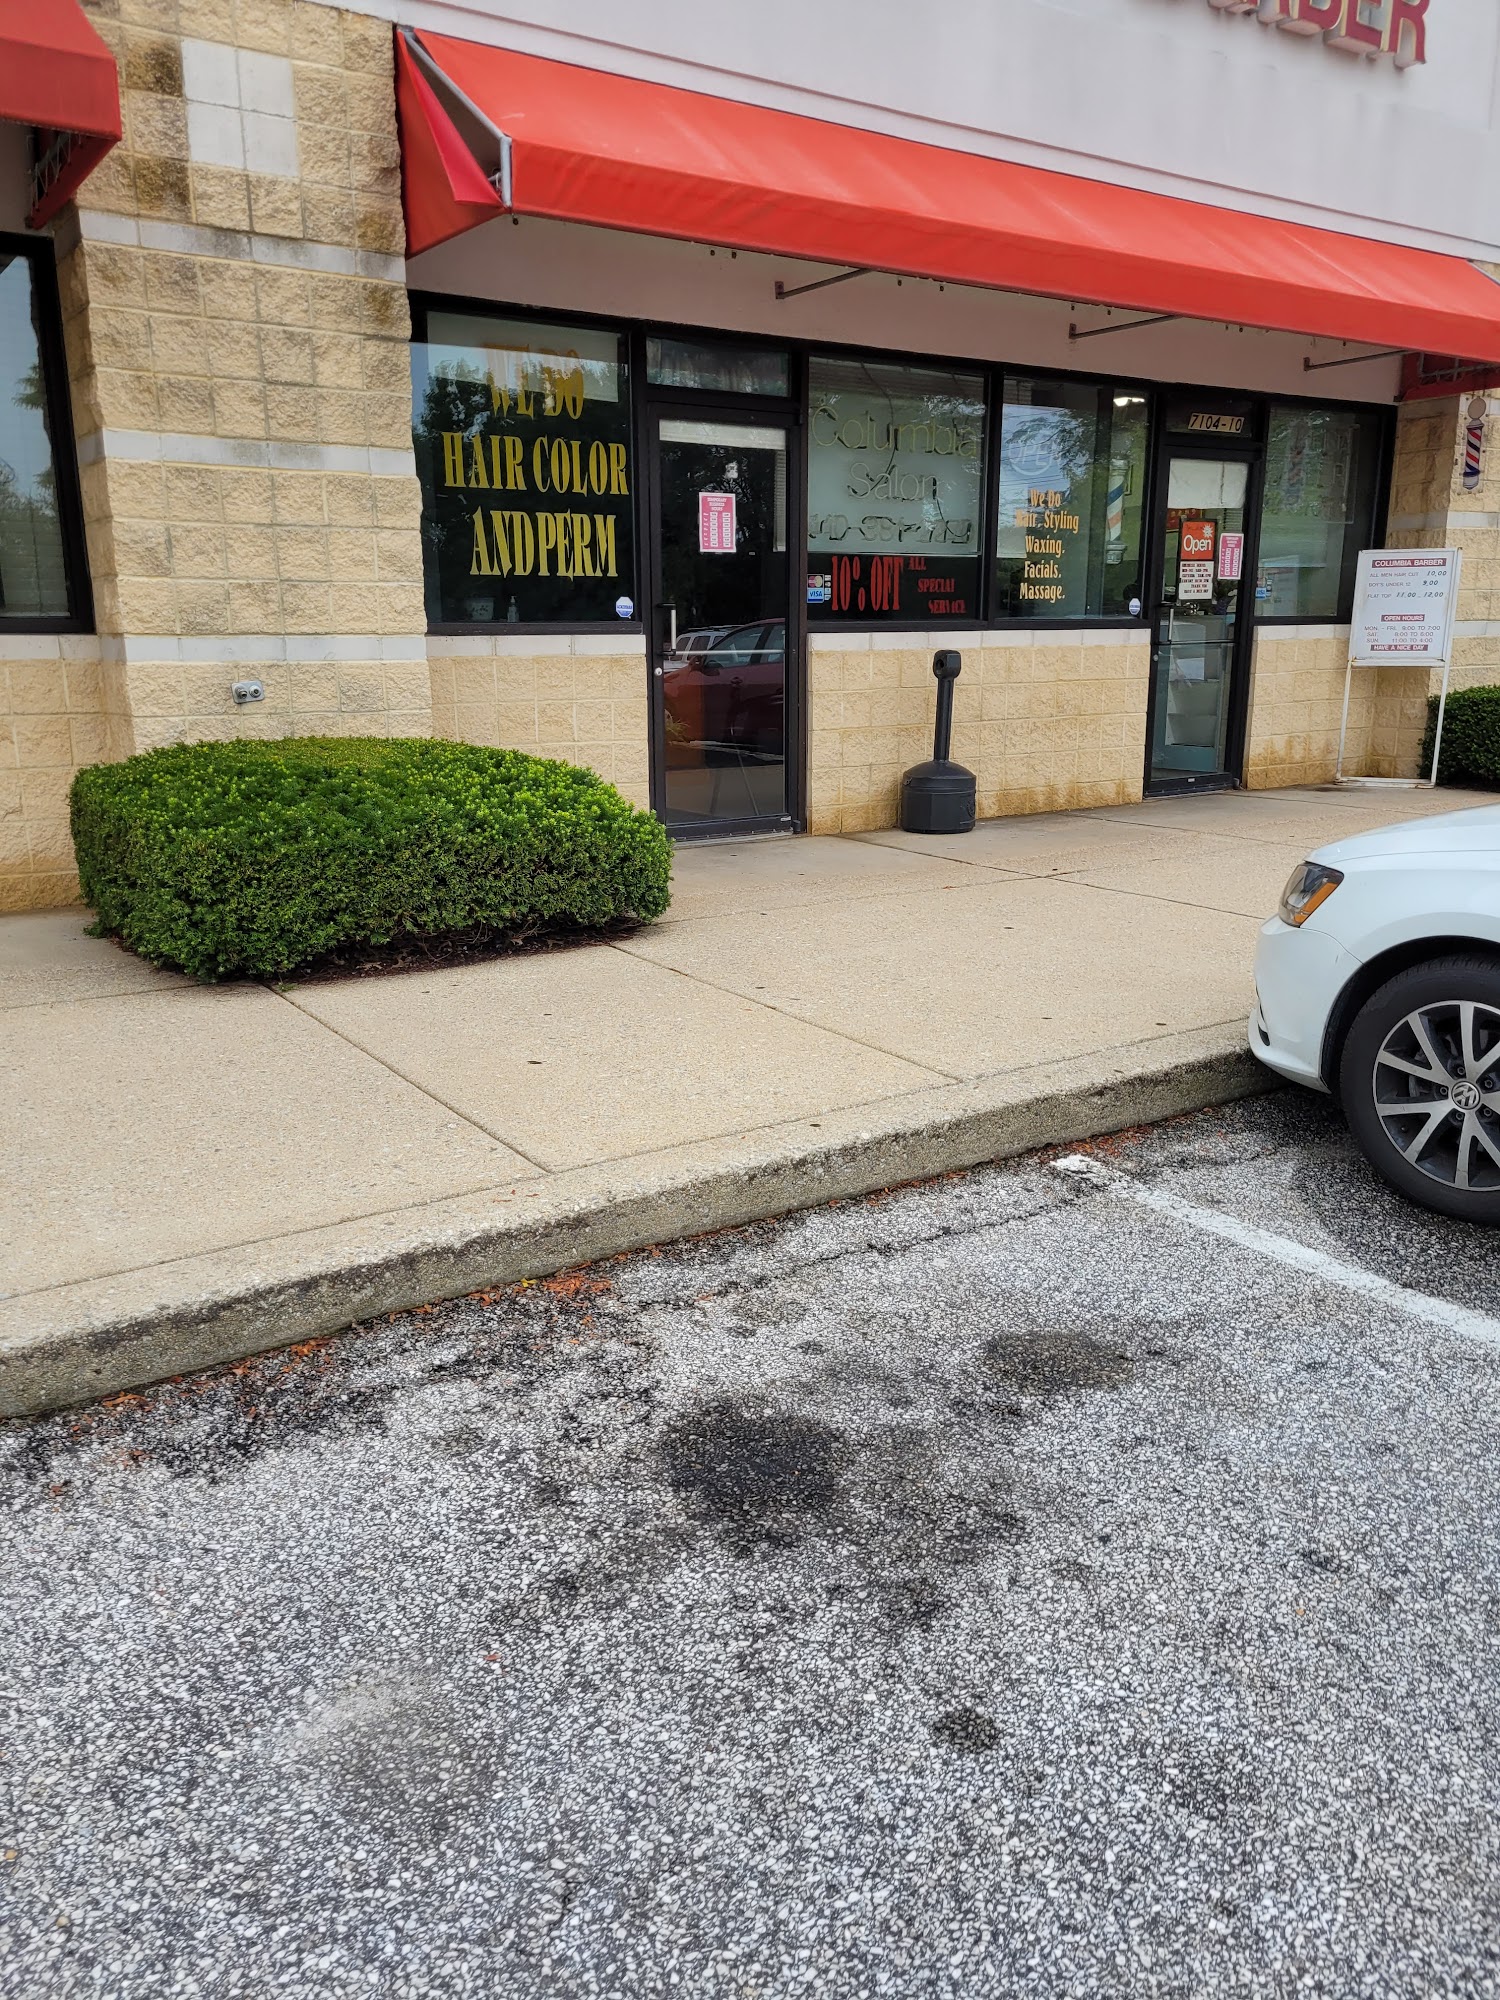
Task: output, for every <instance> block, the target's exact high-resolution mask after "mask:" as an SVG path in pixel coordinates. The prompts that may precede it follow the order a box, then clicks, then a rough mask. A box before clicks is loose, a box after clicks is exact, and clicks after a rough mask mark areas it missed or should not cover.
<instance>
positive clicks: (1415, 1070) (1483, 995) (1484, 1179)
mask: <svg viewBox="0 0 1500 2000" xmlns="http://www.w3.org/2000/svg"><path fill="white" fill-rule="evenodd" d="M1339 1093H1340V1096H1341V1097H1342V1099H1343V1105H1344V1114H1345V1116H1346V1117H1347V1118H1348V1120H1349V1128H1350V1130H1351V1131H1352V1132H1353V1134H1354V1137H1355V1139H1356V1140H1357V1141H1358V1143H1359V1146H1360V1149H1361V1151H1362V1152H1363V1153H1364V1155H1365V1158H1366V1159H1367V1160H1368V1161H1369V1162H1370V1164H1371V1166H1373V1167H1374V1168H1375V1170H1376V1172H1377V1173H1379V1174H1381V1175H1383V1176H1384V1178H1385V1179H1386V1180H1388V1181H1389V1182H1390V1184H1391V1186H1392V1187H1394V1188H1396V1189H1397V1190H1398V1191H1399V1192H1400V1193H1402V1194H1404V1195H1405V1196H1407V1198H1408V1199H1409V1200H1411V1201H1415V1202H1420V1203H1421V1204H1422V1206H1423V1207H1424V1208H1433V1209H1436V1210H1437V1211H1438V1213H1439V1214H1440V1215H1452V1216H1457V1217H1460V1218H1461V1219H1462V1220H1463V1221H1465V1222H1489V1223H1500V964H1497V963H1496V962H1495V960H1493V959H1489V958H1482V957H1478V956H1474V957H1469V956H1464V957H1453V958H1437V959H1432V960H1431V961H1429V962H1428V963H1427V964H1425V965H1415V966H1411V967H1409V968H1408V969H1407V970H1406V971H1405V972H1399V973H1397V975H1396V976H1395V978H1394V979H1391V980H1388V981H1387V982H1386V984H1385V985H1384V986H1382V987H1381V988H1380V989H1379V991H1378V992H1376V993H1374V994H1372V995H1371V997H1370V998H1369V999H1368V1000H1367V1001H1366V1002H1365V1004H1364V1006H1363V1007H1362V1008H1361V1009H1360V1011H1359V1013H1358V1015H1357V1016H1356V1017H1355V1021H1354V1025H1353V1027H1352V1028H1351V1029H1350V1031H1349V1036H1348V1039H1347V1041H1346V1042H1345V1044H1344V1051H1343V1055H1342V1058H1341V1059H1340V1062H1339Z"/></svg>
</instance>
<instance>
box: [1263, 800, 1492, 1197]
mask: <svg viewBox="0 0 1500 2000" xmlns="http://www.w3.org/2000/svg"><path fill="white" fill-rule="evenodd" d="M1255 995H1256V1005H1255V1012H1254V1013H1253V1014H1252V1015H1251V1017H1250V1047H1251V1049H1252V1050H1253V1052H1254V1053H1255V1054H1256V1055H1257V1056H1259V1057H1260V1059H1261V1061H1262V1062H1263V1063H1267V1064H1269V1066H1270V1067H1271V1068H1272V1069H1274V1070H1277V1071H1279V1073H1280V1074H1281V1075H1282V1076H1285V1077H1290V1078H1291V1080H1292V1082H1293V1083H1301V1084H1307V1085H1310V1086H1311V1087H1312V1088H1313V1089H1314V1090H1325V1091H1330V1092H1332V1093H1333V1094H1334V1095H1335V1096H1336V1097H1337V1098H1338V1100H1339V1102H1340V1104H1341V1105H1342V1107H1343V1111H1344V1116H1345V1117H1346V1118H1347V1119H1348V1121H1349V1127H1350V1130H1351V1131H1352V1132H1353V1134H1354V1137H1355V1139H1356V1140H1357V1141H1358V1143H1359V1145H1360V1148H1361V1149H1362V1151H1363V1152H1364V1154H1365V1157H1366V1158H1367V1159H1368V1160H1369V1162H1370V1164H1371V1165H1372V1166H1373V1167H1374V1168H1375V1170H1376V1171H1377V1172H1378V1173H1380V1174H1382V1175H1383V1176H1384V1177H1385V1179H1386V1180H1388V1181H1389V1182H1390V1183H1391V1185H1392V1187H1394V1188H1397V1189H1399V1190H1400V1192H1401V1193H1402V1194H1404V1195H1406V1196H1408V1197H1409V1198H1410V1199H1411V1200H1412V1201H1416V1202H1420V1203H1422V1205H1423V1206H1424V1207H1426V1208H1435V1209H1437V1210H1438V1211H1439V1213H1441V1214H1443V1215H1453V1216H1460V1217H1462V1218H1463V1219H1464V1220H1466V1221H1469V1222H1490V1223H1500V806H1481V807H1480V808H1479V809H1478V810H1477V811H1472V812H1455V813H1440V814H1437V815H1436V816H1434V817H1433V818H1431V819H1416V820H1407V821H1406V822H1405V823H1404V824H1402V825H1400V826H1385V827H1381V828H1379V829H1378V830H1377V831H1376V832H1374V833H1360V834H1355V835H1354V836H1353V838H1352V839H1349V840H1337V841H1334V842H1333V844H1332V845H1331V846H1329V847H1320V848H1318V849H1317V850H1316V852H1315V853H1313V854H1312V855H1310V856H1309V857H1308V859H1307V860H1306V861H1304V862H1302V863H1301V864H1300V866H1299V867H1298V868H1297V869H1296V870H1295V871H1294V872H1293V875H1292V879H1291V880H1290V881H1289V882H1288V883H1287V885H1286V890H1285V892H1284V894H1283V895H1282V899H1281V908H1280V910H1279V911H1278V912H1277V914H1276V915H1275V916H1274V917H1272V919H1271V921H1270V922H1269V923H1268V924H1267V925H1266V926H1265V928H1264V929H1263V930H1262V931H1261V934H1260V943H1259V946H1258V947H1257V950H1256V955H1255Z"/></svg>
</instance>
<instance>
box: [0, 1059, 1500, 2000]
mask: <svg viewBox="0 0 1500 2000" xmlns="http://www.w3.org/2000/svg"><path fill="white" fill-rule="evenodd" d="M1091 1160H1092V1164H1091V1166H1090V1167H1089V1169H1088V1170H1087V1171H1085V1172H1078V1171H1073V1170H1071V1169H1069V1170H1060V1169H1059V1168H1058V1166H1057V1165H1056V1164H1055V1163H1054V1162H1053V1161H1051V1160H1049V1159H1045V1158H1042V1159H1034V1160H1027V1161H1022V1162H1018V1163H1014V1164H1011V1165H1007V1166H1004V1167H999V1168H993V1169H988V1170H985V1171H981V1172H977V1173H973V1174H969V1175H965V1176H961V1177H954V1178H952V1179H949V1180H946V1181H943V1182H939V1183H936V1184H933V1185H930V1186H926V1187H921V1188H914V1189H908V1190H904V1191H901V1192H898V1193H895V1194H892V1195H888V1196H882V1197H877V1198H875V1199H872V1200H869V1201H860V1202H851V1203H847V1204H844V1205H841V1206H838V1207H834V1208H831V1209H825V1210H820V1211H817V1212H814V1213H810V1214H806V1215H802V1216H798V1217H794V1218H791V1219H790V1220H788V1221H785V1222H782V1223H777V1224H767V1225H762V1226H758V1227H755V1228H751V1229H746V1230H742V1231H738V1232H735V1233H732V1234H729V1235H725V1236H721V1237H715V1238H706V1239H702V1240H700V1241H698V1242H695V1243H691V1244H687V1245H684V1246H681V1247H679V1248H675V1249H671V1250H667V1251H664V1252H662V1253H660V1254H657V1255H640V1256H633V1257H629V1258H625V1259H620V1260H617V1261H616V1262H614V1263H611V1264H609V1265H605V1266H601V1267H598V1268H596V1269H595V1270H592V1271H590V1272H587V1273H584V1274H580V1275H577V1276H573V1277H570V1278H566V1279H563V1280H559V1281H552V1282H550V1283H547V1284H538V1285H532V1286H529V1287H526V1288H524V1289H522V1290H519V1291H516V1292H509V1293H505V1294H503V1295H500V1296H497V1297H495V1298H493V1299H491V1300H489V1301H484V1300H477V1299H476V1300H471V1301H463V1302H460V1303H458V1304H456V1305H453V1306H444V1307H440V1308H437V1309H435V1310H429V1311H428V1312H425V1313H419V1314H413V1315H407V1316H404V1317H402V1318H401V1319H399V1320H397V1321H394V1322H391V1323H389V1324H382V1325H380V1326H378V1327H376V1328H373V1329H366V1330H357V1331H356V1332H354V1333H353V1334H350V1335H347V1336H343V1337H341V1338H339V1339H336V1340H333V1341H328V1342H321V1343H316V1344H313V1345H311V1346H310V1347H308V1348H305V1349H303V1350H299V1351H297V1352H294V1353H291V1354H289V1355H283V1356H278V1357H272V1358H270V1359H267V1360H264V1361H261V1362H256V1363H251V1364H246V1365H244V1366H242V1367H240V1368H237V1369H232V1370H225V1371H221V1372H219V1373H217V1374H214V1375H211V1376H204V1377H201V1378H196V1379H192V1380H189V1381H186V1382H184V1383H182V1384H180V1385H175V1386H171V1387H168V1388H165V1389H162V1390H157V1391H154V1392H150V1393H148V1394H145V1395H142V1396H139V1397H122V1398H118V1399H116V1400H115V1401H114V1402H113V1403H112V1404H110V1405H107V1406H104V1407H102V1408H98V1409H94V1410H90V1411H85V1412H77V1413H73V1414H71V1415H68V1416H63V1417H58V1418H53V1419H49V1420H46V1421H43V1422H39V1423H34V1424H26V1425H20V1424H13V1425H9V1426H6V1427H3V1428H0V1508H3V1510H4V1519H5V1524H6V1533H5V1536H4V1546H3V1552H0V1602H3V1612H0V1616H3V1620H4V1630H5V1634H6V1640H5V1646H4V1653H5V1660H6V1667H5V1671H4V1673H3V1674H0V1995H3V1996H5V2000H43V1996H53V1995H69V1996H71V1995H98V1996H105V1995H108V1996H110V2000H135V1996H147V1995H150V1996H152V2000H160V1996H169V1995H205V1996H209V1995H211V1996H214V2000H220V1997H221V1996H222V2000H240V1996H243V1997H244V2000H252V1996H254V2000H259V1996H264V1995H269V1994H278V1995H281V1994H287V1995H299V1996H301V1995H305V1996H317V2000H328V1997H329V1996H339V2000H342V1996H345V1995H363V1994H378V1995H381V1996H387V1995H390V1996H405V1995H410V1996H449V1995H455V1996H456V1995H476V1996H486V2000H492V1997H493V1996H498V1995H505V1996H507V2000H511V1996H514V2000H530V1996H538V2000H540V1996H549V2000H550V1996H569V2000H571V1996H575V1995H577V1996H584V1995H612V1996H613V1995H618V1996H621V1997H622V2000H624V1996H631V2000H638V1996H655V1995H668V1994H671V1995H676V1996H681V1997H682V2000H686V1996H694V2000H696V1997H697V1996H720V1995H723V1996H747V1997H748V1996H780V1995H793V1994H801V1993H808V1994H818V1995H820V1996H826V1995H849V1996H854V1995H866V1994H871V1995H873V1994H892V1995H900V1996H903V2000H911V1996H923V1997H924V2000H925V1996H940V1995H941V1996H950V1995H951V1996H960V1995H962V1996H995V2000H1002V1996H1004V2000H1009V1996H1014V1995H1028V1996H1029V1995H1036V1996H1045V1997H1046V2000H1059V1996H1072V1995H1076V1996H1088V2000H1095V1996H1115V1995H1122V1996H1123V1995H1137V1994H1140V1995H1153V1996H1154V1995H1163V1996H1166V1995H1173V1996H1175V1995H1212V1996H1216V2000H1217V1996H1225V1995H1242V1994H1243V1995H1252V1994H1253V1995H1261V1994H1264V1995H1276V1996H1280V1995H1290V1994H1316V1995H1325V1994H1326V1995H1338V1996H1344V1995H1379V1996H1382V2000H1389V1996H1405V1995H1410V1996H1423V2000H1429V1997H1430V1996H1439V1995H1455V1996H1459V1995H1462V1996H1465V2000H1472V1996H1477V1995H1487V1994H1492V1993H1495V1992H1497V1991H1500V1865H1497V1863H1500V1851H1497V1850H1500V1838H1497V1833H1496V1828H1497V1825H1500V1814H1497V1808H1500V1770H1497V1744H1500V1704H1497V1700H1496V1692H1497V1690H1496V1653H1497V1637H1500V1623H1497V1618H1500V1545H1497V1536H1496V1532H1495V1523H1496V1521H1497V1519H1500V1452H1497V1449H1496V1443H1495V1440H1496V1430H1497V1424H1496V1419H1497V1414H1500V1345H1497V1344H1496V1343H1497V1342H1500V1256H1497V1247H1500V1246H1497V1243H1496V1239H1495V1237H1494V1236H1493V1235H1492V1234H1490V1235H1487V1234H1485V1233H1483V1232H1480V1231H1477V1230H1469V1229H1466V1228H1464V1227H1462V1226H1459V1225H1455V1224H1452V1223H1447V1222H1443V1221H1439V1220H1438V1219H1437V1218H1434V1217H1430V1216H1425V1215H1422V1214H1419V1213H1417V1212H1415V1211H1413V1210H1411V1209H1408V1208H1406V1207H1404V1206H1402V1205H1401V1204H1400V1203H1399V1202H1398V1201H1397V1200H1396V1199H1395V1197H1393V1196H1390V1195H1387V1194H1386V1193H1385V1191H1384V1190H1383V1189H1382V1188H1381V1187H1380V1185H1379V1184H1378V1183H1377V1182H1375V1181H1374V1180H1373V1178H1372V1177H1371V1176H1370V1174H1369V1173H1368V1172H1367V1170H1366V1169H1365V1168H1364V1166H1363V1164H1362V1163H1361V1162H1360V1161H1359V1159H1358V1157H1357V1155H1355V1154H1354V1153H1353V1151H1352V1149H1351V1147H1350V1145H1349V1143H1348V1141H1347V1140H1346V1138H1345V1137H1344V1135H1343V1132H1342V1129H1341V1127H1340V1125H1339V1123H1338V1121H1337V1120H1336V1118H1335V1117H1334V1115H1333V1114H1332V1113H1331V1112H1330V1111H1329V1110H1328V1109H1327V1107H1325V1106H1323V1105H1321V1104H1319V1103H1317V1102H1314V1101H1312V1100H1309V1099H1306V1098H1303V1097H1300V1096H1296V1095H1290V1094H1288V1095H1277V1096H1274V1097H1269V1098H1264V1099H1259V1100H1254V1101H1251V1102H1249V1103H1245V1104H1241V1105H1238V1106H1235V1107H1233V1108H1231V1109H1228V1110H1225V1111H1223V1112H1219V1113H1208V1114H1204V1115H1202V1116H1198V1117H1195V1118H1191V1119H1186V1120H1182V1121H1179V1122H1177V1123H1175V1124H1173V1125H1170V1126H1165V1127H1159V1128H1157V1129H1155V1130H1154V1131H1151V1132H1147V1133H1141V1134H1135V1135H1129V1136H1127V1137H1126V1138H1124V1139H1122V1140H1118V1141H1111V1142H1108V1143H1107V1144H1105V1145H1103V1146H1101V1147H1099V1148H1097V1149H1094V1150H1093V1152H1092V1154H1091ZM1147 1196H1149V1197H1150V1198H1151V1199H1150V1200H1147V1199H1146V1198H1145V1197H1147ZM1287 1243H1290V1244H1291V1245H1292V1246H1293V1248H1292V1249H1291V1250H1290V1251H1288V1250H1287V1249H1286V1247H1285V1246H1286V1244H1287ZM1278 1246H1280V1247H1278Z"/></svg>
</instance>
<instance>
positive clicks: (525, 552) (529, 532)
mask: <svg viewBox="0 0 1500 2000" xmlns="http://www.w3.org/2000/svg"><path fill="white" fill-rule="evenodd" d="M506 519H507V520H508V521H509V522H510V558H511V563H512V565H513V567H514V569H515V573H516V575H517V576H530V575H531V573H532V571H533V570H534V569H535V568H536V530H535V529H534V528H533V527H532V525H531V516H530V515H529V514H516V513H512V514H508V515H507V516H506Z"/></svg>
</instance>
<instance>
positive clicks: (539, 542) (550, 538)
mask: <svg viewBox="0 0 1500 2000" xmlns="http://www.w3.org/2000/svg"><path fill="white" fill-rule="evenodd" d="M557 519H558V517H557V516H556V514H538V515H537V518H536V553H537V564H536V568H537V575H538V576H551V574H552V571H551V570H550V569H549V568H548V567H547V558H548V557H549V556H555V555H556V554H557Z"/></svg>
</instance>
